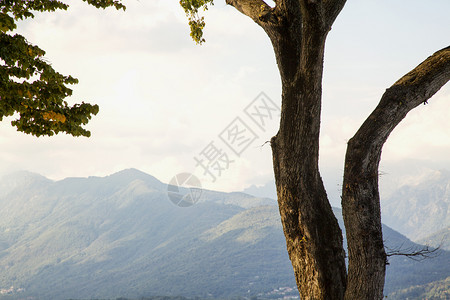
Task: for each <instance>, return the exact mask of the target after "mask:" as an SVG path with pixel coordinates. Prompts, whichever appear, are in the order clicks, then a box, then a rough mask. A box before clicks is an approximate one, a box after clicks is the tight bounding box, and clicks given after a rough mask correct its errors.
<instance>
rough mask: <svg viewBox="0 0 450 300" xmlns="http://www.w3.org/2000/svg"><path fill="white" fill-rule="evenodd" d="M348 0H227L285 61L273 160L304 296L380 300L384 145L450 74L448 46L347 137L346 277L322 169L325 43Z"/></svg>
mask: <svg viewBox="0 0 450 300" xmlns="http://www.w3.org/2000/svg"><path fill="white" fill-rule="evenodd" d="M345 2H346V1H345V0H322V1H317V0H276V1H275V3H276V5H275V7H270V6H268V5H267V4H266V3H265V2H264V1H262V0H226V3H227V4H229V5H232V6H233V7H235V8H236V9H237V10H238V11H240V12H241V13H243V14H245V15H247V16H249V17H250V18H251V19H252V20H253V21H255V23H257V24H258V25H260V26H261V27H262V28H263V29H264V30H265V32H266V33H267V35H268V36H269V38H270V40H271V42H272V45H273V48H274V52H275V57H276V59H277V64H278V69H279V71H280V75H281V82H282V91H283V92H282V104H281V121H280V129H279V131H278V133H277V135H276V136H274V137H273V138H272V140H271V146H272V151H273V166H274V172H275V181H276V186H277V196H278V205H279V209H280V215H281V221H282V224H283V230H284V234H285V236H286V245H287V250H288V253H289V257H290V259H291V262H292V266H293V268H294V273H295V278H296V281H297V286H298V289H299V292H300V297H301V298H302V300H306V299H326V300H329V299H343V298H344V296H345V298H346V299H349V300H350V299H351V300H359V299H364V300H365V299H381V298H382V296H383V286H384V275H385V265H386V254H385V252H384V246H383V237H382V231H381V217H380V201H379V193H378V174H377V172H378V165H379V161H380V156H381V148H382V146H383V144H384V142H385V141H386V139H387V137H388V136H389V134H390V132H391V131H392V130H393V128H394V127H395V126H396V125H397V124H398V122H400V121H401V119H402V118H403V117H404V116H405V115H406V113H407V112H408V111H409V110H411V109H412V108H414V107H415V106H417V105H419V104H420V103H421V102H424V101H426V100H427V99H428V98H429V97H431V95H433V94H434V93H435V92H436V91H437V90H438V89H439V88H440V87H441V86H442V85H443V84H445V82H446V81H445V80H447V81H448V77H449V73H450V72H449V70H448V69H449V66H448V64H449V62H448V61H450V60H449V59H448V56H449V55H448V52H449V51H448V49H447V50H446V49H444V50H443V51H444V52H442V51H441V52H442V53H440V54H439V55H437V56H436V54H435V55H434V56H436V57H437V59H432V60H430V61H428V60H427V61H425V62H424V63H423V64H422V65H420V66H419V67H417V68H416V69H415V70H413V71H412V72H410V73H408V74H407V75H406V76H405V77H403V78H402V79H401V80H399V81H398V82H396V83H395V84H394V86H393V87H391V88H390V89H388V90H387V91H386V93H385V95H384V96H383V98H382V100H381V102H380V105H379V106H378V107H377V109H376V110H375V111H374V113H372V115H371V116H369V118H368V119H367V121H366V122H365V123H364V124H363V126H362V127H361V129H360V130H359V131H358V133H357V134H356V135H355V137H353V138H352V139H351V140H350V142H349V144H348V149H347V155H346V163H345V172H344V173H345V174H344V185H343V186H344V188H343V196H342V207H343V214H344V221H345V226H346V228H347V240H348V245H349V276H348V281H347V276H346V268H345V252H344V250H343V245H342V233H341V230H340V228H339V225H338V222H337V220H336V218H335V216H334V214H333V211H332V209H331V206H330V204H329V201H328V199H327V195H326V192H325V189H324V186H323V183H322V179H321V177H320V173H319V167H318V160H319V131H320V111H321V97H322V71H323V58H324V47H325V40H326V36H327V33H328V32H329V31H330V30H331V25H332V24H333V22H334V20H335V19H336V17H337V16H338V14H339V12H340V11H341V9H342V8H343V6H344V4H345ZM445 57H446V58H445ZM443 61H446V62H443ZM434 70H437V71H436V72H437V73H436V72H434ZM443 74H444V75H443Z"/></svg>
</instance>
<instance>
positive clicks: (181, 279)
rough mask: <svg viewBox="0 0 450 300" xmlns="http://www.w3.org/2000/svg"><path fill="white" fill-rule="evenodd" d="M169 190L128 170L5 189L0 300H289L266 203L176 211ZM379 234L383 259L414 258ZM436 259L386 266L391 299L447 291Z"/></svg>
mask: <svg viewBox="0 0 450 300" xmlns="http://www.w3.org/2000/svg"><path fill="white" fill-rule="evenodd" d="M167 190H168V186H167V185H166V184H164V183H162V182H160V181H159V180H157V179H156V178H154V177H152V176H150V175H148V174H145V173H143V172H140V171H138V170H135V169H128V170H124V171H121V172H118V173H116V174H113V175H111V176H107V177H88V178H67V179H64V180H61V181H52V180H49V179H47V178H45V177H43V176H40V175H37V174H34V173H29V172H18V173H14V174H10V175H8V176H5V177H3V178H2V179H1V180H0V298H1V299H25V298H27V297H28V298H27V299H94V298H102V299H106V298H110V299H115V298H117V297H129V298H138V297H148V296H156V295H167V296H178V295H180V296H185V297H200V298H208V299H213V298H220V299H224V298H233V297H246V298H251V297H253V298H254V297H258V298H260V299H283V298H286V297H287V298H288V297H292V298H298V292H297V290H296V284H295V279H294V275H293V271H292V266H291V264H290V261H289V258H288V255H287V251H286V246H285V240H284V235H283V232H282V227H281V223H280V216H279V213H278V208H277V205H276V201H275V200H272V199H269V198H261V197H254V196H251V195H249V194H246V193H222V192H215V191H208V190H203V191H202V193H201V196H200V198H199V199H198V200H199V201H198V202H197V203H196V204H195V205H192V206H190V207H179V206H176V205H174V204H173V203H172V202H171V201H170V199H169V197H168V192H167ZM188 192H189V189H180V193H182V194H185V193H188ZM335 214H336V216H337V218H338V220H339V222H340V224H341V226H342V217H341V214H340V210H339V209H335ZM383 231H384V237H385V240H386V245H387V247H388V248H389V249H393V250H399V249H403V250H406V251H411V250H412V249H421V248H422V246H421V245H419V244H416V243H414V242H412V241H410V240H409V239H408V238H406V237H405V236H404V235H402V234H400V233H398V232H396V231H395V230H393V229H391V228H390V227H388V226H384V227H383ZM437 254H438V255H436V257H434V258H432V259H428V260H425V261H413V260H410V259H408V258H405V257H403V256H392V257H390V258H389V263H390V264H389V265H388V267H387V275H386V288H385V292H386V295H388V297H389V299H405V298H402V297H403V296H402V295H405V293H409V294H408V295H411V293H413V294H414V293H415V294H416V295H417V294H418V293H420V292H422V291H429V290H430V286H433V285H435V284H438V285H439V286H440V287H442V286H443V287H444V292H445V290H446V291H448V290H450V289H449V288H448V287H449V280H448V279H447V278H448V277H449V276H450V270H449V265H448V262H449V261H450V253H449V252H447V251H444V250H440V251H439V253H437ZM446 279H447V280H446ZM421 287H423V288H421Z"/></svg>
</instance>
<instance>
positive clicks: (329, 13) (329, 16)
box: [324, 0, 347, 30]
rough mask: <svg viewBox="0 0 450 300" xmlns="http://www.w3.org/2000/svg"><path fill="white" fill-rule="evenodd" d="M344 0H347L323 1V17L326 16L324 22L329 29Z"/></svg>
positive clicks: (342, 6) (345, 0)
mask: <svg viewBox="0 0 450 300" xmlns="http://www.w3.org/2000/svg"><path fill="white" fill-rule="evenodd" d="M346 2H347V0H326V1H325V3H324V7H325V18H326V23H327V25H328V27H329V30H330V29H331V26H332V25H333V23H334V21H335V20H336V18H337V16H338V15H339V13H340V12H341V10H342V8H344V5H345V3H346Z"/></svg>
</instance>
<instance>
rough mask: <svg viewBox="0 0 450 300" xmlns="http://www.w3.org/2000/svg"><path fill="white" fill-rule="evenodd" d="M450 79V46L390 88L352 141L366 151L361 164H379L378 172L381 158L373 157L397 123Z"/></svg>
mask: <svg viewBox="0 0 450 300" xmlns="http://www.w3.org/2000/svg"><path fill="white" fill-rule="evenodd" d="M449 80H450V47H446V48H444V49H442V50H439V51H437V52H436V53H434V54H433V55H431V56H430V57H428V58H427V59H426V60H425V61H423V62H422V63H421V64H419V65H418V66H417V67H416V68H414V69H413V70H412V71H411V72H409V73H407V74H406V75H405V76H403V77H402V78H400V79H399V80H398V81H397V82H396V83H394V84H393V85H392V86H391V87H390V88H388V89H387V90H386V92H385V93H384V95H383V96H382V98H381V100H380V103H379V104H378V106H377V107H376V108H375V110H374V111H373V112H372V114H371V115H370V116H369V117H368V118H367V119H366V121H365V122H364V124H363V125H362V126H361V128H360V129H359V130H358V132H357V133H356V134H355V136H354V137H353V138H352V139H351V140H350V142H349V144H350V143H353V144H355V143H357V144H359V146H360V147H362V149H365V150H363V151H361V152H360V154H361V156H360V159H361V161H366V162H373V163H376V165H373V166H372V169H371V170H372V171H373V170H375V169H377V168H378V162H379V157H378V158H377V159H375V160H374V159H373V158H374V157H373V154H374V153H377V152H379V155H381V148H382V146H383V144H384V142H385V141H386V139H387V138H388V136H389V135H390V133H391V132H392V131H393V130H394V128H395V127H396V126H397V125H398V123H400V121H401V120H403V118H404V117H405V116H406V114H407V113H408V112H409V111H410V110H412V109H413V108H415V107H417V106H418V105H420V104H422V103H426V101H427V100H428V99H430V98H431V97H432V96H433V95H434V94H435V93H436V92H437V91H439V89H441V87H442V86H444V85H445V84H446V83H447V82H448V81H449ZM352 140H353V141H352ZM354 146H356V145H354ZM370 156H371V158H369V157H370ZM363 165H364V164H363ZM366 166H367V165H366ZM366 170H367V169H366ZM355 174H358V173H355Z"/></svg>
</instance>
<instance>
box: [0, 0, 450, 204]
mask: <svg viewBox="0 0 450 300" xmlns="http://www.w3.org/2000/svg"><path fill="white" fill-rule="evenodd" d="M224 2H225V1H216V3H215V5H214V6H213V7H212V8H211V9H210V10H208V11H207V12H206V14H205V16H206V24H207V26H206V29H205V38H206V43H205V44H204V45H202V46H198V45H196V44H195V43H194V42H193V41H192V40H191V38H190V37H189V28H188V25H187V21H186V17H185V15H184V12H183V11H182V9H181V7H179V4H178V1H176V0H173V1H172V0H140V1H136V0H125V1H124V4H125V5H127V10H126V11H125V12H123V11H115V10H114V9H107V10H99V9H95V8H94V7H92V6H88V5H87V4H85V3H84V2H82V1H80V0H71V1H68V3H69V4H70V8H69V10H68V11H61V12H57V13H40V14H38V15H36V17H35V18H34V19H31V20H27V21H24V22H21V23H19V26H18V30H17V31H18V32H19V33H21V34H23V35H24V36H25V37H26V38H27V39H28V41H29V42H31V43H33V44H37V45H38V46H40V47H41V48H42V49H44V50H45V51H46V59H47V60H48V61H50V62H51V64H52V65H53V67H54V68H55V69H56V70H57V71H59V72H61V73H63V74H71V75H72V76H74V77H76V78H78V79H79V81H80V82H79V84H77V85H74V86H72V88H73V96H72V97H71V98H70V99H69V103H72V104H74V103H79V102H81V101H85V102H89V103H96V104H98V105H99V106H100V112H99V114H98V115H97V116H95V117H94V118H93V119H92V120H91V122H90V123H89V124H88V126H87V128H88V129H89V130H90V131H91V132H92V136H91V137H90V138H84V137H78V138H74V137H72V136H68V135H64V134H59V135H57V136H53V137H39V138H36V137H33V136H28V135H25V134H23V133H20V132H17V131H16V130H15V129H14V128H13V127H11V125H10V121H11V120H12V118H8V119H4V120H3V121H2V122H1V123H0V149H1V150H0V174H7V173H10V172H14V171H17V170H28V171H31V172H36V173H39V174H42V175H44V176H46V177H48V178H50V179H54V180H59V179H63V178H66V177H87V176H106V175H110V174H112V173H115V172H117V171H120V170H123V169H126V168H137V169H139V170H141V171H144V172H146V173H149V174H151V175H153V176H155V177H157V178H158V179H160V180H161V181H163V182H169V181H170V180H171V178H173V177H174V176H175V175H177V174H179V173H192V174H194V175H196V176H197V177H198V178H199V179H200V181H201V184H202V186H203V187H206V188H209V189H214V190H221V191H239V190H243V189H244V188H246V187H248V186H250V185H256V186H261V185H264V184H266V183H267V182H270V181H273V170H272V157H271V149H270V145H269V144H268V143H266V142H267V141H269V140H270V138H271V137H272V136H273V135H275V134H276V132H277V127H278V118H279V113H278V111H277V107H279V106H280V101H281V96H280V95H281V83H280V78H279V74H278V69H277V66H276V63H275V58H274V54H273V50H272V47H271V44H270V41H269V39H268V38H267V36H266V35H265V33H264V32H263V30H262V29H260V28H259V27H258V26H257V25H256V24H254V23H253V21H251V20H250V19H249V18H247V17H246V16H243V15H241V14H240V13H238V12H237V11H236V10H235V9H234V8H233V7H230V6H227V5H225V3H224ZM449 11H450V2H449V1H448V0H434V1H428V2H424V1H417V0H414V1H408V2H406V1H399V0H389V1H388V0H382V1H372V0H365V1H355V0H353V1H348V2H347V4H346V6H345V7H344V9H343V11H342V13H341V14H340V16H339V17H338V19H337V21H336V23H335V24H334V26H333V28H332V30H331V32H330V33H329V36H328V40H327V45H326V54H325V67H324V80H323V112H322V129H321V140H320V155H321V156H320V168H321V173H322V177H323V178H324V181H325V184H326V187H327V189H328V191H329V194H330V195H331V198H332V199H331V202H332V204H335V205H337V204H338V203H339V200H338V199H339V190H340V184H341V178H342V172H343V163H344V161H343V160H344V154H345V149H346V142H347V141H348V139H350V138H351V137H352V135H353V134H354V133H355V132H356V130H357V129H358V127H359V126H360V125H361V124H362V122H363V121H364V119H365V118H366V117H367V116H368V115H369V113H370V112H371V111H372V110H373V109H374V108H375V106H376V104H377V103H378V101H379V99H380V98H381V95H382V94H383V92H384V91H385V90H386V88H388V87H389V86H391V85H392V84H393V83H394V82H395V81H396V80H397V79H399V78H400V77H401V76H403V75H404V74H406V73H407V72H409V71H410V70H411V69H413V68H414V67H415V66H417V65H418V64H419V63H420V62H422V61H423V60H424V59H425V58H426V57H428V56H429V55H431V54H432V53H434V52H435V51H437V50H439V49H441V48H443V47H446V46H448V44H449V37H450V19H449V18H448V12H449ZM262 104H265V106H264V105H263V106H261V105H262ZM257 105H259V107H260V108H261V107H262V108H265V109H266V110H264V109H263V110H264V112H265V113H266V114H265V116H266V117H264V124H263V126H261V125H262V124H260V123H258V120H255V115H252V109H254V108H255V107H258V106H257ZM252 116H253V117H252ZM449 118H450V84H447V85H446V86H445V87H444V88H442V89H441V90H440V91H439V92H438V93H437V94H436V95H435V96H434V97H433V98H432V99H431V100H430V101H429V104H428V105H423V106H422V105H421V106H420V107H418V108H416V109H415V110H414V111H412V112H411V113H410V114H409V115H408V116H407V117H406V118H405V120H403V122H402V123H401V124H400V125H399V126H398V127H397V128H396V129H395V130H394V132H393V133H392V134H391V136H390V138H389V139H388V142H387V143H386V145H385V147H384V149H383V156H382V163H381V167H380V171H381V172H382V173H383V176H382V179H381V180H382V182H384V185H385V190H386V191H388V190H389V187H390V186H391V185H392V184H393V183H394V182H395V183H398V182H401V181H402V180H403V181H405V180H406V179H408V180H409V179H411V178H412V177H414V176H423V174H424V173H426V172H431V170H436V169H450V155H449V153H450V126H449V125H448V120H449ZM261 120H262V119H259V121H261ZM242 126H244V127H242ZM242 128H244V129H242ZM242 130H244V131H245V133H244V134H243V135H238V134H237V132H243V131H242ZM233 132H234V133H235V135H233V134H232V133H233ZM213 158H214V160H213ZM209 160H211V163H216V168H212V166H213V165H212V164H211V165H210V168H209V169H208V168H207V167H204V166H205V164H206V163H207V162H208V161H209ZM202 165H203V167H202ZM219 167H220V168H219Z"/></svg>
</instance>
